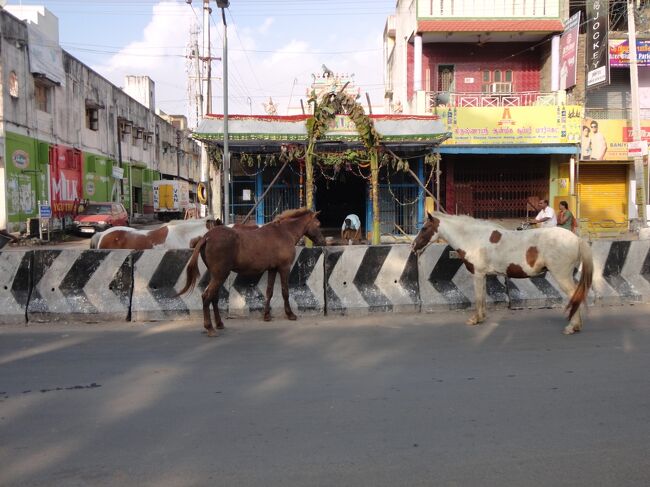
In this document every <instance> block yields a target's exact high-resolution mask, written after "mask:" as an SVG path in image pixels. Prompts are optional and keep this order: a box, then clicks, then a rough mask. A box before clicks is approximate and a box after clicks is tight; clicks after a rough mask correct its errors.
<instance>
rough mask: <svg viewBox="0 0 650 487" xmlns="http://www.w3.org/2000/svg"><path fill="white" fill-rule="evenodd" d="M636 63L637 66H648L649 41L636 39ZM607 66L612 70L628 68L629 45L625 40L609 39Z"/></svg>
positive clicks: (649, 56)
mask: <svg viewBox="0 0 650 487" xmlns="http://www.w3.org/2000/svg"><path fill="white" fill-rule="evenodd" d="M636 62H637V65H638V66H650V39H637V41H636ZM609 65H610V66H611V67H612V68H629V67H630V43H629V42H628V40H627V39H610V41H609Z"/></svg>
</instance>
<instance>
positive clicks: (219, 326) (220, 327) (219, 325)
mask: <svg viewBox="0 0 650 487" xmlns="http://www.w3.org/2000/svg"><path fill="white" fill-rule="evenodd" d="M224 328H226V327H225V326H223V323H219V324H218V325H217V330H223V329H224Z"/></svg>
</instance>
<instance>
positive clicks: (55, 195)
mask: <svg viewBox="0 0 650 487" xmlns="http://www.w3.org/2000/svg"><path fill="white" fill-rule="evenodd" d="M81 160H82V157H81V152H80V151H78V150H74V149H70V148H68V147H65V146H60V145H59V146H53V147H52V149H51V151H50V197H51V204H52V210H53V213H54V215H55V216H56V217H58V218H60V217H63V216H64V215H66V214H68V215H69V214H71V213H72V211H73V210H74V204H75V202H77V201H79V200H81V198H82V196H83V195H82V191H83V185H82V184H83V183H82V178H81V176H82V161H81Z"/></svg>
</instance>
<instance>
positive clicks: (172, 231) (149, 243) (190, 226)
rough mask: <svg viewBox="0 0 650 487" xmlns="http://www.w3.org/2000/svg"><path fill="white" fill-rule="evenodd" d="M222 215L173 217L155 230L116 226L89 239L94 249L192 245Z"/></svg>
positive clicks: (159, 247) (187, 247) (217, 222)
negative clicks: (210, 217)
mask: <svg viewBox="0 0 650 487" xmlns="http://www.w3.org/2000/svg"><path fill="white" fill-rule="evenodd" d="M218 225H221V221H220V220H219V219H217V220H213V219H209V218H202V219H196V220H174V221H171V222H169V223H168V224H166V225H162V226H161V227H160V228H156V229H155V230H137V229H135V228H131V227H113V228H109V229H108V230H106V231H104V232H101V233H96V234H95V235H93V237H92V238H91V239H90V248H91V249H133V250H145V249H189V248H190V242H192V240H194V241H196V240H198V239H200V238H201V237H202V236H203V235H205V234H206V233H207V232H208V230H210V229H211V228H213V227H214V226H218Z"/></svg>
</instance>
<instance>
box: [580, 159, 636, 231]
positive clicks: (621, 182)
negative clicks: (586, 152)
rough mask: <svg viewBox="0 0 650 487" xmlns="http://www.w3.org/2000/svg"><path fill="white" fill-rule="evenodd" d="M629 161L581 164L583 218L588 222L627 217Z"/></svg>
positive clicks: (620, 219)
mask: <svg viewBox="0 0 650 487" xmlns="http://www.w3.org/2000/svg"><path fill="white" fill-rule="evenodd" d="M627 173H628V166H627V164H609V165H596V164H590V165H586V164H585V165H583V164H581V165H580V168H579V178H578V195H579V197H580V218H588V219H589V222H590V223H591V222H600V221H603V220H614V221H616V222H623V221H625V220H627Z"/></svg>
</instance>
